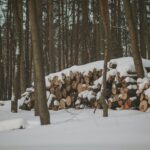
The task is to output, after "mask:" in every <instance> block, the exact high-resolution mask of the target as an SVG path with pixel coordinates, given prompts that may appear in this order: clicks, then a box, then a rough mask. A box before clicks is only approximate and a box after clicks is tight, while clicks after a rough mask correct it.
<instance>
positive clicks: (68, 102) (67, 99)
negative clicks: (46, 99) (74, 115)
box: [66, 96, 72, 107]
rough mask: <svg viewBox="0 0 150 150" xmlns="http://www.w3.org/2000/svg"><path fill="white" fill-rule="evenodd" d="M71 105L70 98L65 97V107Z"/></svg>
mask: <svg viewBox="0 0 150 150" xmlns="http://www.w3.org/2000/svg"><path fill="white" fill-rule="evenodd" d="M71 104H72V98H71V96H67V97H66V105H67V107H70V106H71Z"/></svg>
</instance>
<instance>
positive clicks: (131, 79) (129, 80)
mask: <svg viewBox="0 0 150 150" xmlns="http://www.w3.org/2000/svg"><path fill="white" fill-rule="evenodd" d="M125 81H126V82H127V83H129V82H130V83H135V82H136V81H135V80H134V79H133V78H130V77H126V78H125Z"/></svg>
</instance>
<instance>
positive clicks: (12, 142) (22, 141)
mask: <svg viewBox="0 0 150 150" xmlns="http://www.w3.org/2000/svg"><path fill="white" fill-rule="evenodd" d="M9 107H10V102H5V105H4V106H0V120H1V122H0V129H1V131H2V128H1V126H2V125H1V123H2V122H5V123H6V122H7V126H8V127H10V128H8V130H7V131H6V129H5V130H3V131H2V132H0V149H2V150H9V149H11V150H20V149H21V150H26V149H30V150H41V149H42V150H47V149H54V150H55V149H60V150H75V149H83V150H91V149H93V150H99V149H103V150H120V149H124V150H126V149H128V150H141V149H142V150H149V147H150V134H149V131H150V119H149V118H150V110H148V111H147V112H146V113H143V112H139V111H136V110H121V111H119V110H118V111H114V110H109V117H108V118H103V117H102V110H99V109H98V110H97V111H96V113H95V114H94V113H93V109H82V110H75V109H67V110H60V111H50V113H51V125H46V126H41V125H40V123H39V118H38V117H34V115H33V114H34V112H33V110H32V111H31V112H30V111H23V110H19V113H17V114H13V113H10V110H9V109H10V108H9ZM19 118H20V119H19ZM10 122H11V123H10ZM23 122H26V123H25V129H16V130H14V129H13V130H10V129H12V128H11V126H12V124H14V123H16V125H19V124H20V125H22V124H23ZM19 127H20V126H18V128H19Z"/></svg>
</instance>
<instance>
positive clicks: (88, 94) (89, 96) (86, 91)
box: [78, 90, 95, 101]
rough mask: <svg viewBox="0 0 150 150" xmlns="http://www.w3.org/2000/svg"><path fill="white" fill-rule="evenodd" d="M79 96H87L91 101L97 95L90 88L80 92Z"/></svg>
mask: <svg viewBox="0 0 150 150" xmlns="http://www.w3.org/2000/svg"><path fill="white" fill-rule="evenodd" d="M78 96H79V97H81V98H87V99H88V101H90V100H92V99H95V95H93V92H92V91H88V90H85V91H83V92H81V93H79V94H78Z"/></svg>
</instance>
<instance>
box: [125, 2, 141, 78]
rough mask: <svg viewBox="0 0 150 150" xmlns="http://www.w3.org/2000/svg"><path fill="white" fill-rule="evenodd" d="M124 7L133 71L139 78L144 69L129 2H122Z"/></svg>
mask: <svg viewBox="0 0 150 150" xmlns="http://www.w3.org/2000/svg"><path fill="white" fill-rule="evenodd" d="M124 6H125V14H126V18H127V23H128V27H129V34H130V37H131V48H132V54H133V60H134V64H135V69H136V72H137V76H138V77H139V78H143V77H144V69H143V65H142V59H141V55H140V51H139V47H138V37H137V32H136V25H135V22H134V19H133V15H132V10H131V6H130V0H124Z"/></svg>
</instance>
